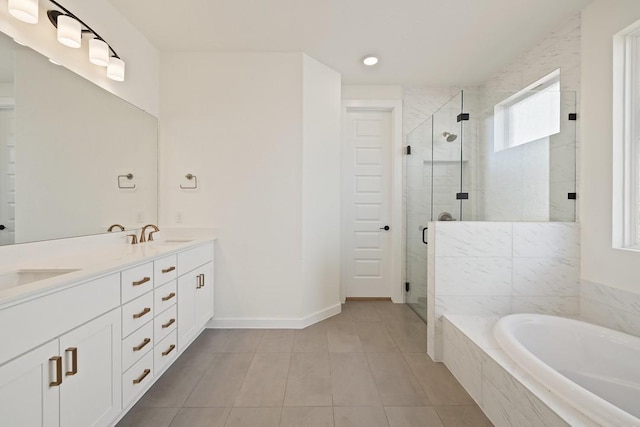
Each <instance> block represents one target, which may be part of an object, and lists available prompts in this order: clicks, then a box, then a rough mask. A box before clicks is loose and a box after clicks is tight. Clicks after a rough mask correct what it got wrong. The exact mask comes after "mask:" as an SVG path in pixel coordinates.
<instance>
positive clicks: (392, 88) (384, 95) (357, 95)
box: [342, 85, 402, 100]
mask: <svg viewBox="0 0 640 427" xmlns="http://www.w3.org/2000/svg"><path fill="white" fill-rule="evenodd" d="M342 99H359V100H380V99H387V100H388V99H402V86H399V85H378V86H375V85H344V86H342Z"/></svg>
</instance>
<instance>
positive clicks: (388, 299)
mask: <svg viewBox="0 0 640 427" xmlns="http://www.w3.org/2000/svg"><path fill="white" fill-rule="evenodd" d="M346 301H389V302H390V301H391V297H347V298H346Z"/></svg>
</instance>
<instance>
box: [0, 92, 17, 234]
mask: <svg viewBox="0 0 640 427" xmlns="http://www.w3.org/2000/svg"><path fill="white" fill-rule="evenodd" d="M1 101H2V100H1V99H0V246H2V245H11V244H13V243H14V242H15V198H16V191H15V190H16V189H15V186H16V182H15V173H16V171H15V169H16V164H15V150H16V147H15V135H14V123H15V115H14V110H13V107H11V108H7V107H4V106H3V105H1V104H2V102H1Z"/></svg>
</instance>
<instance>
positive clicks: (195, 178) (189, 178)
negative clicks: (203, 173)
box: [180, 173, 198, 190]
mask: <svg viewBox="0 0 640 427" xmlns="http://www.w3.org/2000/svg"><path fill="white" fill-rule="evenodd" d="M184 177H185V178H187V179H188V180H189V181H191V180H194V182H193V185H192V186H190V187H185V186H184V185H182V184H180V188H182V189H183V190H195V189H196V188H198V177H197V176H195V175H194V174H192V173H188V174H186V175H185V176H184Z"/></svg>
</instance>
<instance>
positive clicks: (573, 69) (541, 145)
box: [465, 15, 580, 221]
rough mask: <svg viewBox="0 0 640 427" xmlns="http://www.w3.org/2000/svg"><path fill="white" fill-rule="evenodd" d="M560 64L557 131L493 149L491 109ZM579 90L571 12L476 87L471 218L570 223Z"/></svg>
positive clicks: (576, 23)
mask: <svg viewBox="0 0 640 427" xmlns="http://www.w3.org/2000/svg"><path fill="white" fill-rule="evenodd" d="M558 68H560V74H561V76H560V84H561V90H562V91H571V93H563V95H562V100H561V118H562V120H561V133H560V134H557V135H553V136H551V137H549V138H547V139H546V140H544V141H538V142H535V143H529V144H524V145H521V146H518V147H513V148H510V149H507V150H503V151H499V152H495V151H494V148H493V140H494V138H493V107H494V105H495V104H497V103H498V102H500V101H502V100H503V99H505V98H507V97H508V96H510V95H511V94H513V93H515V92H517V91H519V90H521V89H523V88H524V87H526V86H528V85H529V84H531V83H533V82H534V81H536V80H538V79H540V78H542V77H544V76H545V75H547V74H549V73H550V72H552V71H554V70H556V69H558ZM579 88H580V16H579V15H575V16H573V17H572V18H570V19H569V20H567V21H566V22H565V23H563V25H561V26H560V27H558V28H557V29H556V30H555V31H552V32H551V33H549V35H548V36H547V37H545V38H544V39H543V40H541V41H540V42H539V43H538V44H537V45H536V46H535V47H533V48H532V49H530V50H529V51H527V52H525V53H523V54H521V55H520V56H519V57H517V58H516V59H515V60H514V61H513V62H512V63H510V64H509V65H508V66H507V67H505V68H504V69H502V70H500V71H499V72H497V73H495V74H494V75H493V76H491V77H490V78H489V79H488V80H487V81H486V82H485V83H484V85H483V86H482V87H481V92H482V94H481V95H480V96H479V97H478V99H476V100H473V99H470V100H469V101H470V102H465V105H469V106H470V107H469V108H473V106H475V110H477V111H476V114H477V115H476V117H477V121H478V124H477V126H478V129H479V130H478V134H479V138H478V156H477V163H478V170H479V172H480V174H479V175H478V176H477V177H476V179H475V180H474V182H476V183H477V184H476V188H475V189H474V190H475V191H477V192H478V196H479V197H478V199H479V206H478V207H477V213H476V218H474V219H476V220H488V221H574V220H575V218H576V216H577V204H576V202H575V201H573V200H568V199H567V193H569V192H575V188H577V186H576V171H577V170H578V166H577V160H578V159H577V149H578V139H579V136H578V135H577V127H576V122H575V121H569V120H567V115H568V113H575V112H577V111H578V105H577V104H578V101H579V100H578V99H577V92H578V91H579Z"/></svg>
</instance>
